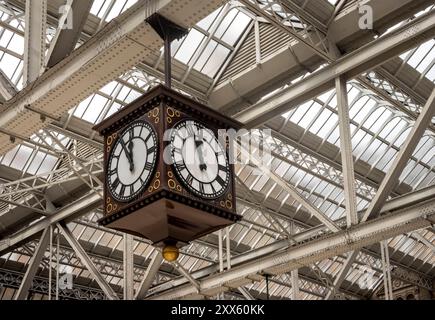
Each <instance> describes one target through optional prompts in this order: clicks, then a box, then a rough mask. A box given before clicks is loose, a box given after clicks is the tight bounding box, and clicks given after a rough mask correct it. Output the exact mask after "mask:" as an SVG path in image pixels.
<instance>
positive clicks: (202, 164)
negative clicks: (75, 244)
mask: <svg viewBox="0 0 435 320" xmlns="http://www.w3.org/2000/svg"><path fill="white" fill-rule="evenodd" d="M171 157H172V161H173V167H174V169H175V172H176V174H177V176H178V178H179V179H180V180H181V181H182V182H183V184H184V185H185V187H186V188H187V189H188V190H190V191H191V192H192V193H194V194H195V195H197V196H200V197H202V198H206V199H215V198H218V197H220V196H222V195H223V194H224V192H225V191H226V190H227V188H228V186H229V184H230V167H229V164H228V159H227V155H226V152H225V149H224V148H223V147H222V145H221V144H220V143H219V141H218V140H217V139H216V137H215V135H214V133H213V132H212V131H211V130H209V129H207V128H205V127H204V125H202V124H201V123H198V122H196V121H192V120H188V121H182V122H180V123H179V124H178V125H176V126H175V127H174V129H173V131H172V135H171Z"/></svg>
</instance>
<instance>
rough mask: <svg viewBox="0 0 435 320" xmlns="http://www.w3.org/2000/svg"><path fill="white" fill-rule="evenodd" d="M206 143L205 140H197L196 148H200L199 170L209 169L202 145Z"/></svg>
mask: <svg viewBox="0 0 435 320" xmlns="http://www.w3.org/2000/svg"><path fill="white" fill-rule="evenodd" d="M203 144H204V141H202V140H195V146H196V149H197V150H198V156H199V162H200V164H199V170H201V171H204V170H207V165H206V164H205V161H204V154H203V153H202V148H201V146H202V145H203Z"/></svg>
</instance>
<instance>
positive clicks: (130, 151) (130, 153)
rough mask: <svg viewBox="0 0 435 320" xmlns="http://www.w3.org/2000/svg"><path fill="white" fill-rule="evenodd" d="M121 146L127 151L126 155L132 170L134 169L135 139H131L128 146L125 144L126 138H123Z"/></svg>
mask: <svg viewBox="0 0 435 320" xmlns="http://www.w3.org/2000/svg"><path fill="white" fill-rule="evenodd" d="M120 141H121V146H122V148H123V149H124V151H125V155H126V156H127V160H128V163H129V164H130V171H133V170H134V162H133V141H130V143H129V144H128V149H127V146H126V145H125V142H124V139H122V138H121V140H120Z"/></svg>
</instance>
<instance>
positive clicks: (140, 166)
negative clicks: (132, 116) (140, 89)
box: [106, 121, 158, 202]
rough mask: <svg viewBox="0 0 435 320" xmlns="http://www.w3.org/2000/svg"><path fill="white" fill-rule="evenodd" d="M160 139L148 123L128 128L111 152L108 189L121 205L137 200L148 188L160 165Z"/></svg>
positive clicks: (140, 122) (137, 123) (139, 122)
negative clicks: (158, 139)
mask: <svg viewBox="0 0 435 320" xmlns="http://www.w3.org/2000/svg"><path fill="white" fill-rule="evenodd" d="M157 143H158V141H157V135H156V133H155V131H154V129H153V128H152V127H151V125H150V124H148V123H147V122H145V121H135V122H133V123H131V124H130V125H129V126H128V127H127V128H125V129H124V130H123V131H122V132H121V134H120V135H119V137H118V139H117V140H116V141H115V144H114V146H113V148H112V150H111V151H110V154H109V159H108V167H107V176H106V180H107V185H108V190H109V192H110V194H111V195H112V197H113V198H114V199H116V200H117V201H121V202H127V201H131V200H133V199H134V198H135V197H136V196H138V195H139V193H141V192H142V191H143V190H144V188H145V187H146V186H147V184H148V182H149V180H150V178H151V175H152V174H153V171H154V168H155V167H156V163H157V152H158V150H157V146H158V145H157Z"/></svg>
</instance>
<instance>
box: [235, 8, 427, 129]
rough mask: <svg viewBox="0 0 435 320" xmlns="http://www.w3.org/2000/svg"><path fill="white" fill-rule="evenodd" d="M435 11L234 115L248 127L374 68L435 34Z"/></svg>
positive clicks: (256, 124)
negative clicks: (341, 77)
mask: <svg viewBox="0 0 435 320" xmlns="http://www.w3.org/2000/svg"><path fill="white" fill-rule="evenodd" d="M434 19H435V11H429V12H428V13H427V14H425V15H423V16H420V17H419V18H416V19H415V20H412V21H411V22H409V23H408V24H406V25H405V26H403V27H401V28H399V29H397V30H395V31H394V32H392V33H390V34H387V35H385V36H383V37H381V38H379V39H377V40H374V41H372V42H371V43H368V44H367V45H365V46H363V47H362V48H360V49H358V50H356V51H354V52H352V53H349V54H347V55H345V56H343V57H342V58H340V59H339V60H338V61H337V62H336V63H334V64H331V65H328V66H326V67H325V68H323V69H321V70H319V71H317V72H315V73H313V74H312V75H310V76H308V77H307V78H305V79H303V80H301V81H299V82H297V83H295V84H294V85H291V86H290V87H289V88H288V89H284V90H280V91H278V92H277V93H276V94H273V95H271V96H270V97H268V98H266V99H264V100H263V101H261V102H259V103H257V104H255V105H253V106H251V107H250V108H248V109H246V110H244V111H242V112H239V113H238V114H237V115H236V116H237V119H238V120H239V121H241V122H243V123H245V124H246V125H247V126H248V127H255V126H258V125H260V124H262V123H264V122H266V121H267V120H269V119H271V118H273V117H275V116H278V115H281V114H283V113H285V112H286V111H288V110H290V109H291V108H293V107H295V106H297V105H299V104H301V103H303V102H305V101H307V100H309V99H311V98H313V97H315V96H317V95H319V94H321V93H324V92H326V91H328V90H330V89H332V88H333V87H334V81H335V78H336V77H337V76H343V77H344V78H345V79H347V80H349V79H352V78H354V77H357V76H358V75H360V74H361V73H363V72H365V71H367V70H370V69H373V68H375V67H377V66H379V65H380V64H382V63H383V62H385V61H386V60H388V59H391V58H393V57H395V56H397V55H398V54H400V53H402V52H404V51H406V50H408V49H410V48H412V47H413V46H415V45H417V44H419V43H421V42H423V41H425V40H427V39H430V38H431V37H433V36H434V35H435V23H434Z"/></svg>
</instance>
